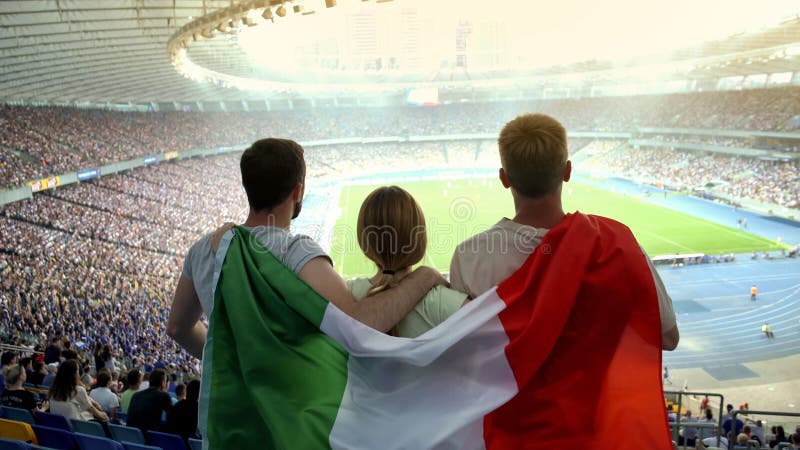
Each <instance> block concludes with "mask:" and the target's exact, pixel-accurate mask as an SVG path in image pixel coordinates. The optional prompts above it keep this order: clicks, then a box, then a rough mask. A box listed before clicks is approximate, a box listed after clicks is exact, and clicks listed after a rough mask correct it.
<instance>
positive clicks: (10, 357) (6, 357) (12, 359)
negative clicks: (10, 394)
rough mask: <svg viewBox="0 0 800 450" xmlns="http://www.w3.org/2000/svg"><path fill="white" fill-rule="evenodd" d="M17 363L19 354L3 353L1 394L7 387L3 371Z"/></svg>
mask: <svg viewBox="0 0 800 450" xmlns="http://www.w3.org/2000/svg"><path fill="white" fill-rule="evenodd" d="M16 362H17V354H16V353H14V352H3V354H2V355H0V393H2V392H3V389H5V386H6V379H5V376H4V375H3V369H4V368H5V367H6V366H10V365H12V364H15V363H16Z"/></svg>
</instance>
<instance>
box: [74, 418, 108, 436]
mask: <svg viewBox="0 0 800 450" xmlns="http://www.w3.org/2000/svg"><path fill="white" fill-rule="evenodd" d="M69 423H70V424H72V431H74V432H76V433H83V434H88V435H90V436H99V437H108V436H106V432H105V430H103V426H102V425H100V423H99V422H87V421H85V420H77V419H72V420H70V421H69Z"/></svg>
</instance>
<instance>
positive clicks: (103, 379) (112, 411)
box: [89, 370, 119, 419]
mask: <svg viewBox="0 0 800 450" xmlns="http://www.w3.org/2000/svg"><path fill="white" fill-rule="evenodd" d="M110 382H111V376H110V375H109V374H108V371H107V370H102V371H100V373H98V374H97V386H96V387H95V388H94V389H92V391H91V392H90V393H89V397H91V398H93V399H94V400H95V401H96V402H97V403H99V404H100V407H101V408H102V409H103V411H105V413H106V414H108V416H109V417H110V418H111V419H116V418H117V409H118V408H119V397H117V394H115V393H113V392H111V389H109V388H108V384H109V383H110Z"/></svg>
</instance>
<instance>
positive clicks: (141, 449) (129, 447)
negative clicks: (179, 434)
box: [122, 442, 161, 450]
mask: <svg viewBox="0 0 800 450" xmlns="http://www.w3.org/2000/svg"><path fill="white" fill-rule="evenodd" d="M122 446H123V447H125V450H161V448H159V447H154V446H152V445H144V444H134V443H132V442H123V443H122Z"/></svg>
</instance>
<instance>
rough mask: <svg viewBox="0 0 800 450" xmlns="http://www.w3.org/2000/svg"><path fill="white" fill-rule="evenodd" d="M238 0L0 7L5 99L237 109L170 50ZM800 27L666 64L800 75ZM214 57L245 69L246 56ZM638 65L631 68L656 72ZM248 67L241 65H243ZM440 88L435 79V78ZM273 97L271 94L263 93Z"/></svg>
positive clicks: (587, 67)
mask: <svg viewBox="0 0 800 450" xmlns="http://www.w3.org/2000/svg"><path fill="white" fill-rule="evenodd" d="M234 3H235V2H233V1H230V0H23V1H13V2H12V1H2V2H0V58H1V59H2V65H0V99H3V100H28V101H34V100H42V101H50V102H91V103H106V102H108V103H128V102H132V103H147V102H170V101H178V102H180V101H236V100H243V99H253V93H251V92H246V91H240V90H237V89H230V88H223V87H218V86H214V85H213V84H209V83H198V82H196V81H193V80H190V79H187V78H184V77H183V76H181V74H179V73H178V72H177V71H176V70H175V68H174V67H173V65H172V63H171V61H170V57H169V55H168V54H167V42H168V40H169V38H170V36H172V35H173V34H174V33H175V32H176V31H177V30H178V29H179V28H180V27H182V26H183V25H185V24H187V23H189V22H190V21H191V20H192V19H193V18H197V17H201V16H203V15H206V14H208V13H210V12H213V11H215V10H217V9H220V8H225V7H229V6H231V5H232V4H234ZM792 44H797V45H796V46H794V47H792V48H795V49H796V51H797V52H800V19H797V18H796V19H792V20H787V21H785V22H784V23H783V24H781V25H780V26H779V27H777V28H774V29H770V30H761V31H757V32H752V33H747V34H742V35H738V36H732V37H730V38H728V39H725V40H723V41H717V42H711V43H707V44H704V45H700V46H696V47H692V48H688V49H685V50H681V51H678V52H673V53H671V54H669V55H662V56H661V57H659V58H660V59H659V60H658V62H661V63H665V62H666V63H672V62H675V61H687V60H695V59H697V58H701V59H702V64H693V69H692V70H691V71H688V72H687V76H690V77H695V78H704V77H705V78H708V77H720V76H730V75H747V74H753V73H773V72H783V71H795V70H798V69H800V64H798V61H797V58H798V57H800V55H792V54H791V52H790V54H789V55H787V54H786V52H785V51H784V53H783V54H780V51H776V50H775V49H778V50H780V49H781V48H783V49H784V50H785V49H786V48H790V46H792ZM223 56H224V57H223V58H220V57H219V55H218V54H217V55H212V56H209V58H208V59H209V64H211V63H213V59H214V58H216V59H217V61H218V62H220V60H221V62H220V66H237V64H239V63H240V62H241V61H237V60H235V59H236V58H244V57H246V55H244V53H242V52H233V53H231V54H230V60H227V57H228V55H227V54H223ZM652 62H654V61H653V60H648V59H646V58H645V59H642V58H639V59H632V60H628V61H627V62H626V63H625V64H632V65H637V64H648V63H652ZM615 66H616V67H619V63H616V64H611V63H605V62H602V61H600V62H598V61H591V62H585V63H581V64H570V65H562V66H557V67H551V68H548V69H537V71H536V72H529V74H530V75H537V74H538V75H540V76H542V75H545V76H546V75H549V74H558V73H560V74H564V73H574V72H592V71H602V70H606V69H608V68H610V67H615ZM237 67H239V66H237ZM432 79H433V80H436V78H432ZM262 95H263V97H264V98H266V97H268V96H269V94H267V93H264V94H262Z"/></svg>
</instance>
